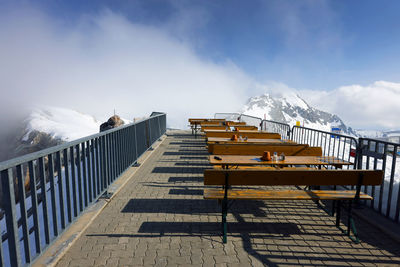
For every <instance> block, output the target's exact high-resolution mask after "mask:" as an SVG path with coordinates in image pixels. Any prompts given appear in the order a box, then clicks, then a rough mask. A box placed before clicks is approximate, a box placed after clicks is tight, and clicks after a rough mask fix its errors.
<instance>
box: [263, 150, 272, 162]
mask: <svg viewBox="0 0 400 267" xmlns="http://www.w3.org/2000/svg"><path fill="white" fill-rule="evenodd" d="M261 160H264V161H271V153H270V152H269V151H264V154H263V155H262V157H261Z"/></svg>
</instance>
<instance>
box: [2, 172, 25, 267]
mask: <svg viewBox="0 0 400 267" xmlns="http://www.w3.org/2000/svg"><path fill="white" fill-rule="evenodd" d="M1 185H2V190H3V199H2V200H3V201H2V202H3V203H2V204H3V209H4V213H5V217H6V219H5V221H6V225H7V234H8V249H9V255H10V263H11V266H21V255H20V248H19V238H18V226H17V211H16V207H15V196H14V177H13V172H12V169H11V168H9V169H6V170H3V171H1Z"/></svg>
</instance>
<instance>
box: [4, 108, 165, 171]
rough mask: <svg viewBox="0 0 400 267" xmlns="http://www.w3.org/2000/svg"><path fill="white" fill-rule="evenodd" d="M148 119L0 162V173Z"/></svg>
mask: <svg viewBox="0 0 400 267" xmlns="http://www.w3.org/2000/svg"><path fill="white" fill-rule="evenodd" d="M163 115H165V113H162V114H158V115H155V116H152V117H151V118H154V117H158V116H163ZM149 118H150V117H149ZM149 118H143V119H141V120H139V121H135V122H132V123H129V124H125V125H122V126H119V127H116V128H113V129H109V130H106V131H104V132H101V133H96V134H92V135H89V136H86V137H82V138H79V139H76V140H73V141H70V142H67V143H63V144H60V145H56V146H53V147H49V148H45V149H42V150H39V151H36V152H32V153H29V154H26V155H23V156H19V157H16V158H12V159H9V160H6V161H3V162H0V171H3V170H6V169H9V168H13V167H15V166H17V165H20V164H23V163H26V162H29V161H32V160H35V159H38V158H40V157H44V156H46V155H48V154H51V153H56V152H58V151H61V150H63V149H66V148H70V147H72V146H75V145H78V144H80V143H82V142H86V141H89V140H92V139H95V138H99V137H101V136H104V135H107V134H110V133H113V132H116V131H119V130H122V129H124V128H127V127H130V126H132V125H135V124H139V123H141V122H143V121H146V120H148V119H149Z"/></svg>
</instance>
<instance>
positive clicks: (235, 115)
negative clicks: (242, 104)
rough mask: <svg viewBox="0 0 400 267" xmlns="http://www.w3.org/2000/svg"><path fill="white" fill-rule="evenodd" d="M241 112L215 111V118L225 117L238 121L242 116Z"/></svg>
mask: <svg viewBox="0 0 400 267" xmlns="http://www.w3.org/2000/svg"><path fill="white" fill-rule="evenodd" d="M240 115H242V114H240V113H215V114H214V118H215V119H225V120H227V121H228V120H229V121H238V120H239V117H240Z"/></svg>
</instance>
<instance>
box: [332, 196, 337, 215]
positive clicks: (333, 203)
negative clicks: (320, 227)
mask: <svg viewBox="0 0 400 267" xmlns="http://www.w3.org/2000/svg"><path fill="white" fill-rule="evenodd" d="M335 207H336V200H332V210H331V215H332V216H335Z"/></svg>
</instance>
